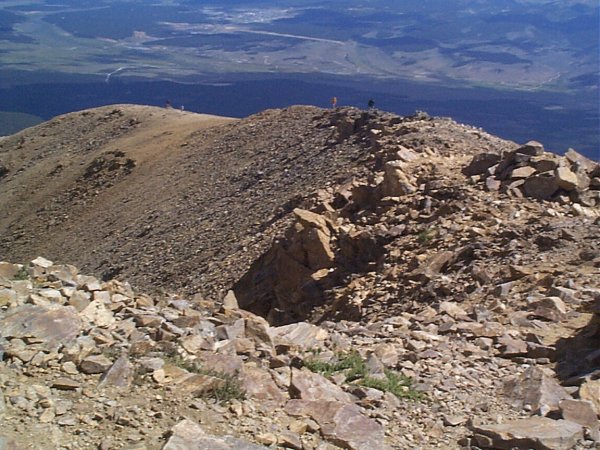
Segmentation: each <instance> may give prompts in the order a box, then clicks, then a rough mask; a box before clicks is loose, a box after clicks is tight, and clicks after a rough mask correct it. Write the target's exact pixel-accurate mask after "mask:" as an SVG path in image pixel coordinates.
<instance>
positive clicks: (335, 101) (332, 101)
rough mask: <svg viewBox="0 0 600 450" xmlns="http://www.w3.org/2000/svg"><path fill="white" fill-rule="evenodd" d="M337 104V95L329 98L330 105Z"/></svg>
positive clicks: (333, 106)
mask: <svg viewBox="0 0 600 450" xmlns="http://www.w3.org/2000/svg"><path fill="white" fill-rule="evenodd" d="M336 106H337V97H333V98H332V99H331V107H332V108H335V107H336Z"/></svg>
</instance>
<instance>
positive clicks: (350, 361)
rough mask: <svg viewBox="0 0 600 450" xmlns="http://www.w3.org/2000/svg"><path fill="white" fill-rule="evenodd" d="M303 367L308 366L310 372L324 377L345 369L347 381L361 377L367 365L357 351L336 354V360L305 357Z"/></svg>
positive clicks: (365, 371)
mask: <svg viewBox="0 0 600 450" xmlns="http://www.w3.org/2000/svg"><path fill="white" fill-rule="evenodd" d="M304 367H306V368H308V369H309V370H310V371H311V372H316V373H320V374H322V375H324V376H326V377H330V376H331V375H333V374H335V373H338V372H343V371H347V373H346V380H347V381H354V380H356V379H358V378H362V377H363V376H364V375H366V373H367V366H366V364H365V362H364V361H363V359H362V358H361V356H360V354H359V353H358V352H350V353H347V354H338V356H337V361H335V362H325V361H319V360H317V359H307V360H305V361H304Z"/></svg>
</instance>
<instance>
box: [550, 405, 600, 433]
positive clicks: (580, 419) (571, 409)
mask: <svg viewBox="0 0 600 450" xmlns="http://www.w3.org/2000/svg"><path fill="white" fill-rule="evenodd" d="M559 406H560V412H561V414H562V417H563V419H565V420H568V421H570V422H575V423H578V424H579V425H581V426H583V427H587V428H598V424H599V422H598V416H597V414H596V411H595V410H594V404H593V403H592V402H591V401H589V400H575V399H572V398H567V399H564V400H562V401H561V402H560V404H559Z"/></svg>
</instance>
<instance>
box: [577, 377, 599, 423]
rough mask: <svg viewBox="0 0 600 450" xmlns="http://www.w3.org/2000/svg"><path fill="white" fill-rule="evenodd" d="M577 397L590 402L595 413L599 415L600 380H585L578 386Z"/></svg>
mask: <svg viewBox="0 0 600 450" xmlns="http://www.w3.org/2000/svg"><path fill="white" fill-rule="evenodd" d="M579 397H580V398H581V399H582V400H589V401H590V402H592V405H593V407H594V410H595V411H596V414H597V415H599V416H600V380H586V381H585V382H584V383H583V384H582V385H581V387H580V388H579Z"/></svg>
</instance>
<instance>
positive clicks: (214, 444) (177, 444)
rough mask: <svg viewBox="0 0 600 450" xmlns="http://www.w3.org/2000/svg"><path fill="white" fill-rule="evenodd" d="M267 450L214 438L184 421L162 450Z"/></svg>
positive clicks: (232, 438) (227, 437) (236, 441)
mask: <svg viewBox="0 0 600 450" xmlns="http://www.w3.org/2000/svg"><path fill="white" fill-rule="evenodd" d="M205 449H211V450H265V449H266V447H263V446H261V445H257V444H252V443H250V442H247V441H244V440H241V439H237V438H234V437H232V436H219V437H217V436H212V435H209V434H207V433H206V432H205V431H204V429H203V428H202V427H201V426H200V425H198V424H197V423H196V422H194V421H192V420H189V419H184V420H182V421H180V422H178V423H177V424H176V425H175V426H174V427H173V428H172V429H171V436H170V437H169V440H168V441H167V443H166V444H165V445H164V446H163V448H162V450H205Z"/></svg>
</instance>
